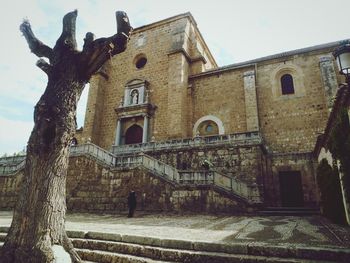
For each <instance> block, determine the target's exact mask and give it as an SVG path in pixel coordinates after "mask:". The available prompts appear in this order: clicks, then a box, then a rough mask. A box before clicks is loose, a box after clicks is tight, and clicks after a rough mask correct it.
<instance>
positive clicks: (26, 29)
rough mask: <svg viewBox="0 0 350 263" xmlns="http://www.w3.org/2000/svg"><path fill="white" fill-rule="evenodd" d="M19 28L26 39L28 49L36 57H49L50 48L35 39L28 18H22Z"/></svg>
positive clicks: (50, 53) (50, 54)
mask: <svg viewBox="0 0 350 263" xmlns="http://www.w3.org/2000/svg"><path fill="white" fill-rule="evenodd" d="M19 29H20V30H21V32H22V33H23V35H24V37H25V38H26V40H27V43H28V45H29V48H30V50H31V51H32V52H33V53H34V54H35V55H37V56H38V57H46V58H48V59H51V57H52V49H51V48H50V47H48V46H47V45H45V44H44V43H43V42H41V41H40V40H39V39H37V38H36V37H35V35H34V33H33V31H32V28H31V26H30V23H29V21H28V20H24V21H23V22H22V24H21V25H20V27H19Z"/></svg>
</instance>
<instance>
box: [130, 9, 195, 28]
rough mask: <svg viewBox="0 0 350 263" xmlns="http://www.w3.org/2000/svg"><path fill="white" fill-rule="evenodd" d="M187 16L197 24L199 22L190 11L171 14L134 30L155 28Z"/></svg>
mask: <svg viewBox="0 0 350 263" xmlns="http://www.w3.org/2000/svg"><path fill="white" fill-rule="evenodd" d="M185 17H188V18H189V19H190V20H191V22H192V23H193V24H194V25H196V26H197V23H196V21H195V20H194V18H193V16H192V14H191V13H190V12H186V13H182V14H179V15H175V16H171V17H168V18H165V19H162V20H159V21H157V22H153V23H150V24H147V25H143V26H140V27H137V28H134V29H133V31H134V32H137V31H144V30H147V29H149V28H153V27H156V26H159V25H162V24H167V23H169V22H172V21H176V20H179V19H181V18H185Z"/></svg>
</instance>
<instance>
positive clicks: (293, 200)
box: [67, 13, 344, 213]
mask: <svg viewBox="0 0 350 263" xmlns="http://www.w3.org/2000/svg"><path fill="white" fill-rule="evenodd" d="M338 46H340V42H333V43H327V44H320V45H317V46H312V47H306V48H303V49H298V50H292V51H287V52H284V53H279V54H275V55H271V56H267V57H262V58H257V59H253V60H250V61H246V62H241V63H236V64H232V65H227V66H223V67H219V66H218V65H217V63H216V61H215V58H214V57H213V55H212V53H211V51H210V50H209V48H208V46H207V44H206V42H205V40H204V39H203V36H202V35H201V32H200V31H199V29H198V27H197V24H196V21H195V20H194V18H193V16H192V15H191V14H190V13H184V14H180V15H177V16H174V17H170V18H168V19H165V20H162V21H158V22H155V23H152V24H148V25H145V26H142V27H139V28H136V29H134V31H133V33H132V36H131V38H130V41H129V43H128V47H127V49H126V51H125V52H123V53H121V54H119V55H117V56H115V57H113V58H111V60H109V61H108V62H107V63H106V64H105V65H104V66H103V67H102V68H101V69H100V71H99V72H98V74H95V75H94V76H93V77H92V79H91V80H90V89H89V95H88V102H87V108H86V114H85V122H84V126H83V127H82V128H81V129H79V130H78V131H77V133H76V140H77V143H78V144H77V146H75V147H72V152H71V160H70V164H69V165H70V167H69V172H68V179H67V180H68V181H67V194H68V197H67V205H68V208H69V209H72V210H88V211H90V210H94V211H95V210H103V211H112V210H116V209H120V210H123V209H126V206H125V202H126V197H127V193H128V192H129V191H131V190H133V191H135V192H136V195H137V198H138V204H139V205H138V209H145V210H166V211H205V212H210V211H221V212H227V213H231V212H232V213H234V212H237V211H240V212H247V211H248V212H249V211H256V210H258V209H261V208H262V207H304V208H317V207H319V194H318V191H317V185H316V174H315V173H316V165H317V162H316V161H315V156H314V155H313V151H314V147H315V144H316V140H317V137H318V135H319V134H320V133H322V132H323V131H324V129H325V126H326V123H327V120H328V116H329V114H330V110H331V108H332V106H333V101H334V96H335V94H336V92H337V89H338V86H339V84H340V83H341V82H343V81H344V80H343V76H341V75H340V74H339V73H338V69H337V66H336V63H335V61H334V58H333V56H332V51H334V49H335V48H337V47H338ZM73 148H75V149H73ZM84 156H85V157H84ZM86 156H87V157H86ZM89 156H90V157H89ZM91 156H92V157H91ZM101 156H103V157H101ZM84 158H85V159H84ZM96 160H97V161H96ZM121 203H122V204H123V205H124V206H122V205H121Z"/></svg>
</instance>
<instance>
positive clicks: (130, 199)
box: [128, 191, 136, 217]
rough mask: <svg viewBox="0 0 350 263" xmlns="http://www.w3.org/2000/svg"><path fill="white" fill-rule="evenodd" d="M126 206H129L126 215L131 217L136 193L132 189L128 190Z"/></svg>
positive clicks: (133, 211) (134, 207)
mask: <svg viewBox="0 0 350 263" xmlns="http://www.w3.org/2000/svg"><path fill="white" fill-rule="evenodd" d="M128 207H129V214H128V217H133V216H134V213H135V209H136V193H135V192H134V191H130V193H129V196H128Z"/></svg>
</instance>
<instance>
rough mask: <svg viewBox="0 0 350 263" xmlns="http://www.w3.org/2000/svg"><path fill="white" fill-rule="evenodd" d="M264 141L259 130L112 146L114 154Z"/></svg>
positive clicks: (250, 143)
mask: <svg viewBox="0 0 350 263" xmlns="http://www.w3.org/2000/svg"><path fill="white" fill-rule="evenodd" d="M262 142H263V140H262V137H261V135H260V133H259V132H258V131H255V132H245V133H234V134H227V135H215V136H206V137H200V136H199V137H194V138H186V139H174V140H166V141H159V142H147V143H138V144H127V145H118V146H115V145H113V146H112V152H113V153H114V154H129V153H135V152H147V151H156V150H163V149H177V148H184V147H191V148H193V147H196V146H203V145H220V144H233V145H252V144H261V143H262Z"/></svg>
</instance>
